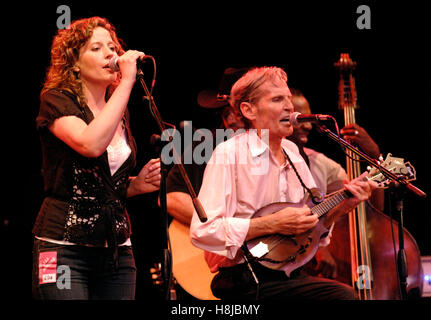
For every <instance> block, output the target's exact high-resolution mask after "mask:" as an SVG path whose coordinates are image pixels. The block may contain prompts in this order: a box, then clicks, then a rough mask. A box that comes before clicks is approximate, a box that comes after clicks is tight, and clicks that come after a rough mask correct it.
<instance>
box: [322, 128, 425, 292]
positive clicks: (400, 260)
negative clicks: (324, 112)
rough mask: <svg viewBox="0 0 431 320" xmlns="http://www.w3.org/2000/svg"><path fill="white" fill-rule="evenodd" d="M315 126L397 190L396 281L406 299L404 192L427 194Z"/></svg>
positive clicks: (330, 133) (338, 138) (423, 195)
mask: <svg viewBox="0 0 431 320" xmlns="http://www.w3.org/2000/svg"><path fill="white" fill-rule="evenodd" d="M316 128H317V130H318V131H319V132H321V133H324V134H326V135H327V136H328V137H329V138H330V139H332V140H334V141H335V142H337V143H339V144H340V145H342V146H344V147H346V148H347V149H349V150H350V151H352V152H353V153H355V154H356V155H358V156H359V157H361V158H362V159H364V160H365V161H366V162H368V163H369V164H370V165H372V166H374V167H376V168H377V169H378V170H379V171H380V172H381V173H382V174H383V175H384V176H385V177H386V178H388V179H390V180H391V181H392V185H394V186H395V187H394V188H393V189H396V191H397V192H395V211H396V212H397V213H398V214H399V217H400V221H399V223H398V243H399V245H398V254H397V273H398V281H399V284H400V294H401V300H406V299H407V276H408V271H407V257H406V252H405V250H404V227H403V210H404V193H405V191H406V190H410V191H411V192H413V193H414V194H416V195H417V196H419V197H422V198H425V197H426V196H427V194H426V193H425V192H423V191H422V190H420V189H419V188H417V187H415V186H414V185H412V184H411V183H410V182H408V181H406V180H405V179H404V178H402V177H398V176H397V175H395V174H394V173H392V172H391V171H389V170H387V169H386V168H385V167H383V166H381V165H380V164H379V163H378V162H377V160H375V159H373V158H371V157H370V156H368V155H367V154H365V153H363V152H362V151H360V150H359V149H357V148H356V147H354V146H352V145H351V144H350V143H348V142H347V141H345V140H343V139H342V138H341V137H339V136H338V135H336V134H335V133H333V132H332V131H330V130H329V129H328V128H326V127H325V126H323V125H319V124H318V125H316Z"/></svg>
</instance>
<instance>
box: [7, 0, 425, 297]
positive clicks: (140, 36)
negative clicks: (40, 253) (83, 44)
mask: <svg viewBox="0 0 431 320" xmlns="http://www.w3.org/2000/svg"><path fill="white" fill-rule="evenodd" d="M154 3H155V2H151V3H150V2H149V1H142V2H139V4H138V3H126V2H124V1H123V2H117V3H116V4H114V3H109V2H108V3H103V2H100V3H97V2H89V1H86V2H79V3H76V2H68V1H65V2H62V3H60V2H53V3H52V4H49V3H44V4H42V3H40V4H25V5H22V6H21V7H19V6H18V5H13V4H12V6H11V7H8V9H7V10H5V11H4V13H3V14H4V15H9V14H10V15H11V17H13V18H14V19H12V20H10V21H14V22H7V24H6V25H5V26H4V30H6V32H5V34H4V35H3V44H4V47H3V57H4V60H3V70H4V72H3V76H4V77H5V79H6V83H7V86H6V88H4V87H3V90H4V91H3V96H4V97H5V98H6V99H4V101H5V102H6V103H4V105H3V108H4V109H6V110H7V112H8V117H7V118H5V119H4V123H5V124H6V125H9V124H10V126H8V127H7V128H8V129H7V131H6V132H4V137H5V139H4V140H3V141H5V140H6V142H7V143H6V148H5V150H4V151H3V152H4V154H8V156H7V158H8V161H7V163H11V164H12V166H9V165H7V166H5V167H4V170H3V171H4V172H6V178H5V179H4V181H5V182H7V183H6V184H5V185H4V189H5V190H7V191H6V194H4V196H3V197H4V198H3V204H4V209H3V210H1V221H0V222H1V237H2V239H1V240H2V241H1V246H2V248H1V250H2V251H3V252H4V253H5V254H6V257H9V258H8V259H7V260H6V261H7V262H8V263H3V267H5V268H6V270H9V272H13V273H12V274H13V275H15V272H19V274H20V275H21V276H20V277H16V276H13V277H10V284H11V289H10V296H14V295H19V296H25V297H29V295H28V294H29V292H30V283H31V280H30V277H31V248H32V235H31V228H32V225H33V223H34V220H35V217H36V215H37V212H38V209H39V205H40V203H41V201H42V196H43V185H42V179H41V175H40V160H41V155H40V148H39V140H38V135H37V132H36V130H35V121H34V119H35V117H36V115H37V113H38V108H39V97H38V95H39V92H40V89H41V87H42V83H43V81H44V76H45V70H46V68H47V66H48V65H49V54H50V46H51V41H52V38H53V36H54V34H55V33H56V31H57V26H56V21H57V18H58V17H59V16H60V14H57V13H56V10H57V7H58V6H59V5H60V4H66V5H68V6H69V7H70V9H71V17H72V20H75V19H79V18H83V17H90V16H95V15H98V16H103V17H106V18H108V19H109V20H110V21H111V22H112V23H113V24H114V25H115V26H116V28H117V33H118V36H119V37H120V38H121V39H123V40H124V42H125V44H126V46H127V48H128V49H138V50H142V51H144V52H145V53H147V54H150V55H152V56H154V58H155V59H156V62H157V82H156V87H155V91H154V97H155V101H156V104H157V106H158V107H159V109H160V112H161V114H162V117H163V119H164V120H165V121H168V122H171V123H173V124H175V125H178V124H179V122H180V121H181V120H192V121H193V125H194V127H196V128H201V127H209V126H213V125H216V124H218V123H216V121H215V119H217V117H216V116H215V114H214V112H211V111H208V110H204V109H202V108H200V107H199V106H198V105H197V102H196V97H197V94H198V93H199V91H200V90H203V89H218V86H219V81H220V77H221V75H222V73H223V70H224V69H225V68H227V67H248V66H253V65H258V66H261V65H276V66H280V67H283V68H284V69H285V70H286V71H287V74H288V77H289V85H290V86H291V87H294V88H297V89H300V90H301V91H303V93H304V94H305V96H306V97H307V98H308V100H309V101H310V103H311V108H312V111H313V113H325V114H331V115H333V116H335V117H336V118H337V120H338V124H339V126H340V128H341V127H342V126H343V115H342V112H340V111H338V109H337V95H338V92H337V86H338V73H337V71H336V70H335V68H334V66H333V63H334V62H335V61H337V60H338V59H339V56H340V53H342V52H346V53H349V54H350V56H351V57H352V59H353V60H355V61H356V62H357V63H358V66H357V70H356V72H355V74H354V75H355V76H356V85H357V93H358V103H359V105H360V109H359V110H358V111H357V122H358V124H360V125H361V126H363V127H365V128H366V129H367V130H368V132H369V133H370V135H371V136H372V137H373V138H374V139H375V141H376V142H377V143H378V144H379V146H380V148H381V151H382V152H383V154H385V155H386V154H387V153H388V152H391V153H392V154H393V155H394V156H399V157H403V158H405V159H406V160H408V161H410V162H411V163H412V164H413V165H414V166H415V168H416V171H417V177H418V178H417V181H416V182H415V183H414V184H415V185H416V186H417V187H419V188H420V189H422V190H423V191H425V192H427V193H428V194H430V193H431V182H430V178H431V177H430V173H429V172H430V170H429V168H428V164H429V156H430V138H431V134H430V124H429V123H430V121H429V120H428V118H427V117H429V116H428V115H429V114H430V112H429V110H430V107H431V77H430V65H431V63H430V61H429V58H430V49H429V46H427V44H428V42H429V34H430V23H429V21H430V19H429V18H428V15H429V14H427V11H426V10H425V8H423V7H421V6H419V5H418V4H416V3H415V2H412V1H409V2H403V3H400V4H396V3H394V2H388V3H387V4H386V3H385V4H384V3H382V1H379V2H378V3H377V1H363V2H349V1H340V2H333V1H325V2H322V3H320V2H319V4H316V1H300V4H299V3H297V2H294V1H284V2H281V1H280V2H272V1H265V2H259V1H243V2H235V5H232V4H229V3H224V2H221V1H217V2H199V3H196V4H195V3H193V4H189V3H188V2H187V3H186V2H185V1H177V2H174V3H170V2H166V3H164V4H158V5H155V4H154ZM361 4H366V5H369V6H370V8H371V30H359V29H358V28H357V26H356V20H357V18H358V17H359V14H357V13H356V9H357V7H358V6H359V5H361ZM144 72H146V73H147V72H148V74H151V72H152V69H151V65H149V66H148V71H146V70H145V69H144ZM140 94H141V92H140V90H138V86H136V89H135V90H134V92H133V93H132V97H131V99H130V106H129V109H130V112H131V114H132V126H133V127H132V129H133V132H134V135H135V137H136V140H137V142H138V153H139V154H138V156H139V159H138V160H139V168H141V167H142V165H144V164H145V163H146V162H147V161H148V160H149V159H150V158H152V157H154V156H155V154H154V151H153V150H152V147H151V146H150V145H149V137H150V135H151V134H152V133H159V132H158V129H157V126H156V123H155V121H154V120H153V118H152V117H151V116H150V113H149V111H148V105H147V103H143V102H142V101H141V99H140ZM309 146H310V147H313V148H315V149H317V150H319V151H322V152H325V153H326V154H327V155H329V156H330V157H332V158H333V159H335V160H337V161H339V162H340V163H344V162H345V157H344V154H343V153H342V151H341V149H340V148H339V147H338V146H337V145H335V143H334V142H332V141H329V140H328V139H327V138H325V137H323V136H319V134H317V133H313V134H312V136H311V140H310V145H309ZM5 157H6V156H4V158H5ZM9 182H11V183H9ZM155 199H156V195H155V194H152V195H144V196H139V197H135V198H133V199H131V200H130V201H129V212H130V215H131V219H132V226H133V230H134V234H133V238H132V241H133V244H134V249H135V255H136V261H137V266H138V284H137V299H142V298H143V297H144V296H146V295H147V294H149V293H150V294H151V297H152V298H154V299H159V298H160V299H162V298H161V297H160V295H159V293H158V291H157V290H156V289H155V288H154V287H153V286H152V284H151V280H150V276H149V272H148V269H149V268H150V266H151V265H152V264H153V263H154V262H158V261H159V260H160V256H161V239H162V236H161V235H162V233H163V231H164V230H163V228H162V223H161V222H162V220H161V219H160V211H159V209H158V207H157V205H156V203H155ZM430 204H431V202H430V200H429V197H428V199H425V200H423V199H418V198H417V197H416V196H414V195H411V194H408V195H407V197H406V203H405V216H404V219H405V221H404V223H405V227H406V228H407V229H408V230H409V231H410V233H411V234H412V235H413V236H414V237H415V239H416V241H417V243H418V246H419V248H420V250H421V254H422V255H431V240H430V236H429V234H430V232H431V209H430ZM12 266H13V268H15V269H14V270H12V269H11V268H12ZM3 274H4V273H3ZM24 288H25V289H24Z"/></svg>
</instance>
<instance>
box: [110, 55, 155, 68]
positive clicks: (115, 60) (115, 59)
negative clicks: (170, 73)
mask: <svg viewBox="0 0 431 320" xmlns="http://www.w3.org/2000/svg"><path fill="white" fill-rule="evenodd" d="M145 57H147V56H144V57H143V58H142V59H138V60H136V64H137V65H138V68H139V67H140V65H141V64H142V63H143V62H144V59H145ZM118 58H119V57H118V56H116V57H112V58H111V60H110V61H109V64H108V67H109V69H111V70H112V71H115V72H118V71H120V67H119V66H118Z"/></svg>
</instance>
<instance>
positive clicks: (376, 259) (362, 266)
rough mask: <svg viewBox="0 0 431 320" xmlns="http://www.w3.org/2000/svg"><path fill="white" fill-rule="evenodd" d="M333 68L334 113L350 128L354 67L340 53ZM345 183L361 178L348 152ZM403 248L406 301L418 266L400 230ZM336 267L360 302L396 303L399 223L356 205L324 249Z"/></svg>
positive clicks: (414, 291) (414, 292) (418, 278)
mask: <svg viewBox="0 0 431 320" xmlns="http://www.w3.org/2000/svg"><path fill="white" fill-rule="evenodd" d="M335 67H336V68H337V69H338V70H339V72H340V82H339V109H342V110H343V111H344V122H345V125H349V124H354V123H355V122H356V120H355V110H356V109H357V108H358V105H357V94H356V86H355V78H354V76H353V70H354V69H355V67H356V63H355V62H353V61H352V60H351V58H350V57H349V55H348V54H345V53H344V54H341V57H340V59H339V61H338V62H336V63H335ZM346 152H347V157H346V169H347V170H346V171H347V175H348V179H354V178H357V177H358V176H359V175H360V174H361V164H360V162H359V159H358V156H357V155H355V154H353V153H352V152H351V151H349V150H347V151H346ZM403 230H404V232H403V233H404V247H405V252H406V257H407V274H408V276H407V298H419V297H420V296H421V293H422V274H423V272H422V265H421V259H420V251H419V248H418V246H417V244H416V241H415V239H414V238H413V237H412V235H411V234H410V233H409V232H408V231H407V230H405V229H403ZM328 249H329V251H330V252H331V254H332V255H333V257H334V259H335V261H336V262H337V267H338V272H337V274H338V276H337V280H339V281H341V282H344V283H346V284H351V285H352V286H353V288H354V289H355V290H356V292H357V294H358V296H359V298H360V299H361V300H398V299H402V298H405V297H403V296H402V292H401V286H400V283H399V277H398V266H397V252H398V249H399V248H398V222H396V221H393V220H392V219H391V218H389V216H387V215H386V214H385V213H383V212H381V211H379V210H378V209H376V208H375V207H373V206H372V205H371V204H370V203H369V202H363V203H361V204H360V205H359V206H358V207H357V208H355V209H354V210H353V211H351V212H349V213H348V215H345V216H343V217H342V218H340V219H339V220H338V221H337V222H336V224H335V227H334V230H333V233H332V239H331V244H330V245H329V247H328Z"/></svg>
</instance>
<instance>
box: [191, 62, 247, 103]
mask: <svg viewBox="0 0 431 320" xmlns="http://www.w3.org/2000/svg"><path fill="white" fill-rule="evenodd" d="M248 70H249V68H240V69H237V68H227V69H226V70H225V71H224V72H223V75H222V77H221V81H220V88H219V91H218V92H217V91H215V90H202V91H201V92H199V94H198V104H199V105H200V106H201V107H204V108H208V109H215V108H222V107H225V106H227V105H228V104H229V101H228V100H229V95H230V89H231V88H232V86H233V85H234V83H235V82H237V81H238V79H239V78H241V77H242V76H243V75H244V74H245V73H246V72H247V71H248Z"/></svg>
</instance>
